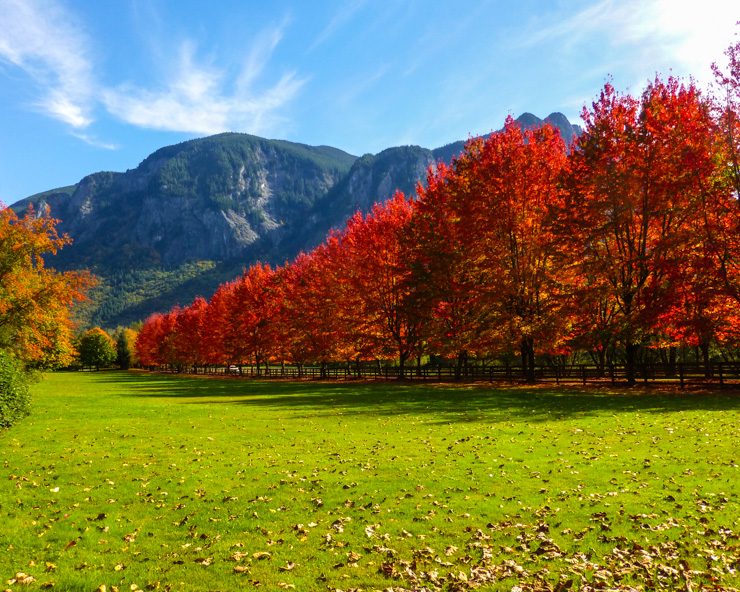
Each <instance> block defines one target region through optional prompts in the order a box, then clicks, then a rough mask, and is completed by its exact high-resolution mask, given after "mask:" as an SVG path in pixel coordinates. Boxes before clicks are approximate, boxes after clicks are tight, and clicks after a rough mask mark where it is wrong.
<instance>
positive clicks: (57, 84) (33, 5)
mask: <svg viewBox="0 0 740 592" xmlns="http://www.w3.org/2000/svg"><path fill="white" fill-rule="evenodd" d="M0 23H2V25H0V60H2V61H4V62H6V63H10V64H12V65H14V66H16V67H18V68H20V69H22V70H23V71H25V72H26V73H27V74H28V75H29V76H30V77H31V78H32V79H33V80H34V81H35V82H36V84H37V85H38V87H39V89H40V92H41V94H42V97H41V98H40V99H39V100H38V101H37V103H36V105H35V106H36V107H37V108H39V109H41V110H42V111H43V112H45V113H46V114H47V115H49V116H50V117H53V118H55V119H58V120H60V121H62V122H64V123H66V124H67V125H70V126H72V127H73V128H76V129H83V128H85V127H87V126H89V125H90V123H92V115H91V109H92V92H93V83H92V72H91V66H90V61H89V59H88V57H87V55H88V51H87V40H86V36H85V34H84V32H83V31H82V29H81V28H80V26H79V25H78V24H77V23H76V22H75V20H74V19H73V18H72V16H71V15H70V14H68V13H67V12H66V11H65V10H64V9H63V8H62V7H61V6H60V5H58V4H57V3H55V2H54V1H53V0H0Z"/></svg>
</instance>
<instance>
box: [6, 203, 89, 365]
mask: <svg viewBox="0 0 740 592" xmlns="http://www.w3.org/2000/svg"><path fill="white" fill-rule="evenodd" d="M57 223H58V221H57V220H55V219H53V218H51V217H49V216H48V213H47V212H35V211H34V210H33V209H32V208H29V209H28V211H27V212H26V214H25V215H24V216H22V217H18V216H17V215H16V214H15V212H13V210H11V209H10V208H7V207H4V206H2V204H0V349H2V350H5V351H9V352H11V353H12V354H13V355H14V356H15V357H17V358H19V359H21V360H23V361H24V362H26V363H27V364H31V365H39V366H58V365H65V364H69V363H71V362H72V361H73V359H74V353H75V352H74V347H73V345H72V341H73V330H74V327H73V323H72V319H71V316H70V309H71V307H72V306H73V305H74V304H75V303H76V302H79V301H81V300H83V299H84V298H85V294H86V292H87V290H88V289H89V288H90V287H92V286H93V284H94V280H93V278H92V276H91V275H90V274H89V273H86V272H79V271H76V272H63V273H62V272H58V271H55V270H54V269H51V268H49V267H47V266H46V263H45V258H46V257H48V256H50V255H54V254H56V252H57V251H58V250H59V249H61V248H62V247H64V246H65V245H67V244H69V243H70V242H71V240H70V239H69V237H67V236H66V235H59V233H58V232H57V228H56V227H57Z"/></svg>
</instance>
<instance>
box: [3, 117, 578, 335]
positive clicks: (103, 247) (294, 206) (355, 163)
mask: <svg viewBox="0 0 740 592" xmlns="http://www.w3.org/2000/svg"><path fill="white" fill-rule="evenodd" d="M517 121H518V122H519V124H520V125H522V127H527V128H528V127H534V126H538V125H542V124H543V121H544V122H548V123H551V124H553V125H555V126H556V127H558V129H560V131H561V134H562V135H563V137H564V139H565V140H566V141H567V142H569V141H570V140H571V139H572V138H573V136H574V135H576V134H577V133H579V129H578V128H577V126H572V125H571V124H570V123H569V122H568V120H567V118H566V117H565V116H564V115H562V114H559V113H553V114H552V115H549V116H548V117H547V118H546V119H545V120H540V119H539V118H537V117H535V116H534V115H531V114H528V113H525V114H524V115H522V116H521V117H519V119H518V120H517ZM463 146H464V142H463V141H460V142H454V143H452V144H448V145H447V146H443V147H441V148H437V149H435V150H429V149H426V148H421V147H419V146H401V147H395V148H388V149H387V150H383V151H382V152H380V153H378V154H374V155H373V154H366V155H364V156H362V157H359V158H357V157H355V156H353V155H351V154H347V153H346V152H343V151H341V150H338V149H336V148H332V147H329V146H307V145H304V144H297V143H293V142H287V141H282V140H267V139H264V138H259V137H256V136H251V135H248V134H236V133H226V134H219V135H216V136H210V137H207V138H200V139H196V140H191V141H188V142H183V143H181V144H177V145H174V146H168V147H165V148H162V149H160V150H157V151H156V152H154V153H153V154H151V155H150V156H149V157H147V158H146V159H145V160H144V161H143V162H142V163H141V164H140V165H139V166H138V167H136V168H135V169H132V170H128V171H126V172H124V173H115V172H100V173H94V174H91V175H88V176H87V177H85V178H83V179H82V180H81V181H80V182H79V183H77V184H76V185H73V186H70V187H64V188H59V189H53V190H50V191H45V192H43V193H39V194H36V195H34V196H31V197H29V198H26V199H25V200H22V201H20V202H17V203H16V204H14V205H13V209H14V210H16V211H18V212H20V211H22V210H25V209H26V208H27V207H28V205H29V204H33V205H34V206H35V207H36V208H37V209H39V208H42V207H44V206H46V205H48V206H49V208H50V209H51V214H52V216H54V217H55V218H59V219H60V220H61V222H60V224H59V230H60V231H61V232H64V233H67V234H69V236H70V237H71V238H72V239H73V241H74V242H73V244H72V245H70V246H68V247H66V248H65V249H63V250H62V251H60V253H59V254H58V255H57V256H56V257H55V258H54V259H53V260H52V261H50V264H51V265H53V266H54V267H56V268H58V269H79V268H89V269H91V270H92V271H93V272H94V273H95V274H97V275H98V276H99V277H100V278H101V284H100V286H99V287H98V288H96V290H95V291H94V293H93V295H92V296H93V298H92V300H93V301H92V303H91V304H89V305H88V306H86V307H85V308H84V309H82V310H81V312H80V318H81V320H82V322H83V323H85V324H90V323H94V324H100V325H103V326H107V327H115V326H116V325H125V324H130V323H131V322H134V321H136V320H139V319H142V318H144V317H146V316H147V315H148V314H150V313H151V312H153V311H156V310H164V309H168V308H170V307H171V306H173V305H174V304H177V303H179V304H183V305H184V304H187V303H188V302H189V301H190V300H192V298H194V297H195V296H196V295H199V294H200V295H205V296H210V294H211V293H212V292H213V290H214V289H215V287H216V286H217V285H218V284H219V283H221V282H223V281H226V280H228V279H231V278H233V277H235V276H236V275H238V274H239V273H240V271H241V270H242V268H244V267H245V266H248V265H250V264H251V263H253V262H254V261H257V260H262V261H267V262H269V263H272V264H280V263H283V262H284V261H286V260H288V259H291V258H292V257H294V256H295V255H296V254H297V253H299V252H300V251H301V250H308V249H311V248H313V247H314V246H316V245H317V244H319V243H320V242H321V241H322V240H323V239H324V237H325V236H326V234H327V232H328V231H329V230H330V229H331V228H336V227H341V226H342V225H343V224H344V223H345V222H346V221H347V219H348V218H349V217H350V216H351V215H352V214H353V213H354V212H355V211H357V210H361V211H363V212H366V211H368V210H369V209H370V208H371V207H372V205H373V204H374V203H376V202H382V201H384V200H386V199H388V198H389V197H390V196H391V195H392V194H393V193H394V192H395V191H396V189H400V190H401V191H403V192H404V193H406V194H413V193H414V191H415V187H416V184H417V183H418V182H419V181H423V180H424V178H425V175H426V171H427V169H428V167H429V166H431V165H433V164H435V163H436V162H439V161H449V160H450V159H451V158H453V157H454V156H455V155H457V154H459V153H460V152H461V150H462V149H463Z"/></svg>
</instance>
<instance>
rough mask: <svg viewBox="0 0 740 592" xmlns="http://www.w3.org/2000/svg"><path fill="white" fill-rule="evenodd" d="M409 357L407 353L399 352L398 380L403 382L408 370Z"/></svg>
mask: <svg viewBox="0 0 740 592" xmlns="http://www.w3.org/2000/svg"><path fill="white" fill-rule="evenodd" d="M408 357H409V355H408V354H407V353H403V352H401V351H399V352H398V380H403V379H404V378H405V376H404V375H403V373H404V370H405V368H406V358H408Z"/></svg>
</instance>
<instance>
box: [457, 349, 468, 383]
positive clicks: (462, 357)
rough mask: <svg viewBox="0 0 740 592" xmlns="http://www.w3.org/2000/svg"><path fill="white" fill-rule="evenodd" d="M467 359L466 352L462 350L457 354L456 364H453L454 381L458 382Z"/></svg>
mask: <svg viewBox="0 0 740 592" xmlns="http://www.w3.org/2000/svg"><path fill="white" fill-rule="evenodd" d="M467 358H468V352H466V351H465V350H462V351H460V352H459V353H458V354H457V364H455V380H460V378H461V377H462V372H463V367H464V365H465V361H466V360H467Z"/></svg>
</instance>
